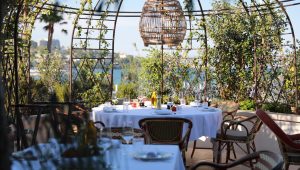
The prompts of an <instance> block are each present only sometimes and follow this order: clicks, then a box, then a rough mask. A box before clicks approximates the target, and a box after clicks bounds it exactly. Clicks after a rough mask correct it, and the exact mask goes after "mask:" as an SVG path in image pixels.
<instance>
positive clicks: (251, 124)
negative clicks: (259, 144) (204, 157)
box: [212, 115, 262, 166]
mask: <svg viewBox="0 0 300 170" xmlns="http://www.w3.org/2000/svg"><path fill="white" fill-rule="evenodd" d="M261 125H262V122H261V120H260V119H259V118H258V117H257V116H256V115H254V116H251V117H247V118H244V117H243V119H240V118H239V117H236V118H235V119H234V120H224V121H223V122H222V124H221V129H220V130H219V131H218V132H217V137H216V138H214V139H212V142H213V152H214V162H217V163H219V162H220V159H221V152H222V150H223V149H224V148H226V163H227V162H228V160H230V152H231V150H232V151H233V154H234V157H235V158H236V154H235V150H234V144H235V145H236V146H238V147H239V148H240V149H241V150H242V151H244V152H245V153H246V154H250V153H251V152H256V147H255V143H254V139H255V136H256V134H257V132H258V131H259V129H260V127H261ZM240 144H246V150H245V149H243V148H242V147H241V146H240ZM250 165H251V166H252V162H250Z"/></svg>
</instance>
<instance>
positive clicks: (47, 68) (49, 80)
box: [38, 52, 66, 93]
mask: <svg viewBox="0 0 300 170" xmlns="http://www.w3.org/2000/svg"><path fill="white" fill-rule="evenodd" d="M44 55H48V53H47V52H46V53H44V54H41V57H40V58H39V60H40V63H39V64H38V70H39V72H40V77H41V81H42V82H43V83H44V85H45V87H47V89H48V90H49V92H51V93H52V92H53V91H54V86H55V84H57V83H64V81H66V77H65V76H64V73H63V68H64V66H65V64H66V63H65V62H64V60H63V59H62V57H61V55H60V54H59V53H58V52H55V53H53V55H52V58H51V60H47V58H46V57H45V56H44Z"/></svg>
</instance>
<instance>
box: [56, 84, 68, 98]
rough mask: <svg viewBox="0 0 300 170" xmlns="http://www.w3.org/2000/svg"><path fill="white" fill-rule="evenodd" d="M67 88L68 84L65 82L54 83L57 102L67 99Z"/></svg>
mask: <svg viewBox="0 0 300 170" xmlns="http://www.w3.org/2000/svg"><path fill="white" fill-rule="evenodd" d="M68 88H69V85H68V84H67V83H65V84H60V83H55V85H54V91H55V94H56V98H57V101H58V102H66V101H68V99H69V91H68Z"/></svg>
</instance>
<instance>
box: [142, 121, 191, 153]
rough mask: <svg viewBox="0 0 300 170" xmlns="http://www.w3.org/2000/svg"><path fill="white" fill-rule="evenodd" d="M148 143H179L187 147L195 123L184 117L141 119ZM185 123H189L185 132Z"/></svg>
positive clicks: (181, 147) (181, 146)
mask: <svg viewBox="0 0 300 170" xmlns="http://www.w3.org/2000/svg"><path fill="white" fill-rule="evenodd" d="M139 125H140V127H141V129H143V130H144V132H145V143H146V144H178V145H179V147H180V149H183V148H184V147H186V146H185V145H186V144H187V142H188V140H189V137H190V133H191V129H192V127H193V123H192V122H191V121H190V120H188V119H184V118H145V119H141V120H140V121H139ZM184 125H187V128H186V131H185V132H184V133H183V129H184Z"/></svg>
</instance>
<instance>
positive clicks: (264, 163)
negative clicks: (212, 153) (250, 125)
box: [190, 151, 283, 170]
mask: <svg viewBox="0 0 300 170" xmlns="http://www.w3.org/2000/svg"><path fill="white" fill-rule="evenodd" d="M249 160H256V162H255V163H254V168H253V169H255V170H266V169H267V170H282V167H283V160H282V158H281V157H280V155H278V154H276V153H274V152H270V151H259V152H254V153H252V154H250V155H247V156H244V157H242V158H241V159H238V160H236V161H234V162H232V163H229V164H217V163H213V162H199V163H197V164H196V165H194V166H192V167H191V169H190V170H196V169H198V168H200V167H201V168H202V169H208V168H205V167H213V168H215V169H220V170H225V169H230V168H232V167H235V166H238V165H241V164H243V163H245V162H246V161H249Z"/></svg>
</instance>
